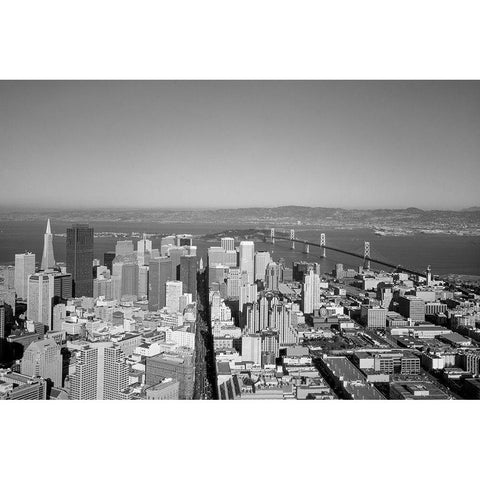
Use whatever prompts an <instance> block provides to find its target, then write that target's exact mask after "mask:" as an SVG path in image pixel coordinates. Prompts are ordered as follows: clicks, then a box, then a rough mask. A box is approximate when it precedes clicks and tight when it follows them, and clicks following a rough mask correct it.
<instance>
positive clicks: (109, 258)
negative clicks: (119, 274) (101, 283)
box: [103, 252, 116, 273]
mask: <svg viewBox="0 0 480 480" xmlns="http://www.w3.org/2000/svg"><path fill="white" fill-rule="evenodd" d="M115 256H116V255H115V252H105V253H104V254H103V264H104V265H105V266H106V267H107V268H108V269H109V270H110V273H111V272H112V270H113V267H112V263H113V260H114V258H115Z"/></svg>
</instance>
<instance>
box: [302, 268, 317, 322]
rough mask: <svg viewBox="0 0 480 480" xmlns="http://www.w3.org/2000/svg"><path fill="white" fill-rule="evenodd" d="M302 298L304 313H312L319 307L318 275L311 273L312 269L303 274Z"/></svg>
mask: <svg viewBox="0 0 480 480" xmlns="http://www.w3.org/2000/svg"><path fill="white" fill-rule="evenodd" d="M302 298H303V312H304V313H313V311H314V310H317V309H318V308H319V307H320V276H319V275H317V274H316V273H313V270H310V271H309V272H308V275H305V283H304V284H303V292H302Z"/></svg>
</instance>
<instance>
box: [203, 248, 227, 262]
mask: <svg viewBox="0 0 480 480" xmlns="http://www.w3.org/2000/svg"><path fill="white" fill-rule="evenodd" d="M207 258H208V266H209V267H215V266H216V265H225V249H224V248H222V247H209V249H208V252H207Z"/></svg>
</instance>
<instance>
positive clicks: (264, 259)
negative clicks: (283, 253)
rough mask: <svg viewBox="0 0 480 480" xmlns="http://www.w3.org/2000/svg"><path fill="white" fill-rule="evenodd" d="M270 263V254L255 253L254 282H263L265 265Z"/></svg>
mask: <svg viewBox="0 0 480 480" xmlns="http://www.w3.org/2000/svg"><path fill="white" fill-rule="evenodd" d="M271 261H272V258H271V257H270V252H256V253H255V280H261V281H262V282H263V281H264V280H265V271H266V269H267V265H268V264H269V263H270V262H271Z"/></svg>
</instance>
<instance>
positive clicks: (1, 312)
mask: <svg viewBox="0 0 480 480" xmlns="http://www.w3.org/2000/svg"><path fill="white" fill-rule="evenodd" d="M5 336H6V331H5V305H4V303H3V301H0V340H3V339H4V338H5ZM0 348H2V347H1V346H0ZM1 353H2V352H1V351H0V356H1Z"/></svg>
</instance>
